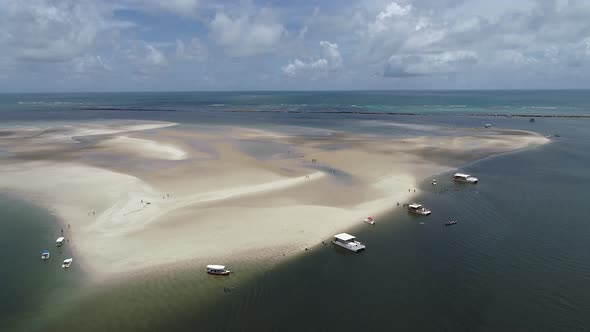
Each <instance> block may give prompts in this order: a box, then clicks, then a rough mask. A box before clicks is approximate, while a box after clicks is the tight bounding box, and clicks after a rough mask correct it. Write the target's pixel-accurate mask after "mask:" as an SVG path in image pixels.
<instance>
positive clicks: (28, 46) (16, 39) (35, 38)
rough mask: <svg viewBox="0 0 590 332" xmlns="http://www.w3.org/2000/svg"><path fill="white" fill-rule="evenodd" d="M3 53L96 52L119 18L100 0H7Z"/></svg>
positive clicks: (0, 13)
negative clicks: (93, 0)
mask: <svg viewBox="0 0 590 332" xmlns="http://www.w3.org/2000/svg"><path fill="white" fill-rule="evenodd" d="M1 5H2V10H0V31H2V33H0V48H1V49H2V54H0V57H11V58H13V59H15V60H26V61H38V62H43V61H50V62H59V61H68V60H71V59H74V58H76V57H80V56H83V55H85V54H87V53H90V52H93V51H94V49H95V48H96V47H97V45H98V44H99V43H100V41H101V40H104V39H107V38H108V37H109V36H110V33H111V32H113V31H114V30H117V29H120V28H124V27H128V26H129V25H128V24H126V23H124V22H116V21H115V20H113V19H112V17H111V12H110V11H109V9H108V8H107V7H106V6H103V4H102V3H100V2H92V1H87V0H79V1H73V0H69V1H68V0H55V1H49V0H31V1H19V0H3V1H2V3H1Z"/></svg>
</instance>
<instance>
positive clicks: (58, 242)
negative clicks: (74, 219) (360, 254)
mask: <svg viewBox="0 0 590 332" xmlns="http://www.w3.org/2000/svg"><path fill="white" fill-rule="evenodd" d="M65 241H66V238H65V237H63V236H60V237H58V238H57V240H55V245H56V246H57V247H61V246H63V245H64V242H65Z"/></svg>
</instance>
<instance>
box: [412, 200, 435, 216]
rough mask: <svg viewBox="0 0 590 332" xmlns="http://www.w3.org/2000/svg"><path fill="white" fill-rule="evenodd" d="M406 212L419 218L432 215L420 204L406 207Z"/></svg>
mask: <svg viewBox="0 0 590 332" xmlns="http://www.w3.org/2000/svg"><path fill="white" fill-rule="evenodd" d="M408 212H410V213H414V214H418V215H421V216H427V215H429V214H431V213H432V211H430V210H429V209H427V208H425V207H423V206H422V205H421V204H416V203H414V204H410V205H408Z"/></svg>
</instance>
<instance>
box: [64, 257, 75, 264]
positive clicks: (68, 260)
mask: <svg viewBox="0 0 590 332" xmlns="http://www.w3.org/2000/svg"><path fill="white" fill-rule="evenodd" d="M71 261H73V259H71V258H68V259H64V263H67V262H71Z"/></svg>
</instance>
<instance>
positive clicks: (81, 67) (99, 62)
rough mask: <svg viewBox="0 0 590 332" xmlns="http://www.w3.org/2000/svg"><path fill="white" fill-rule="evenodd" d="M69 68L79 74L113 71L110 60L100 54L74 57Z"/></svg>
mask: <svg viewBox="0 0 590 332" xmlns="http://www.w3.org/2000/svg"><path fill="white" fill-rule="evenodd" d="M68 68H69V70H70V71H71V72H73V73H74V74H76V75H79V76H83V75H87V74H96V73H100V72H105V71H106V72H110V71H112V67H111V65H110V64H109V62H108V61H106V60H105V59H103V58H102V57H101V56H100V55H85V56H81V57H77V58H74V59H73V60H72V61H70V63H68Z"/></svg>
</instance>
